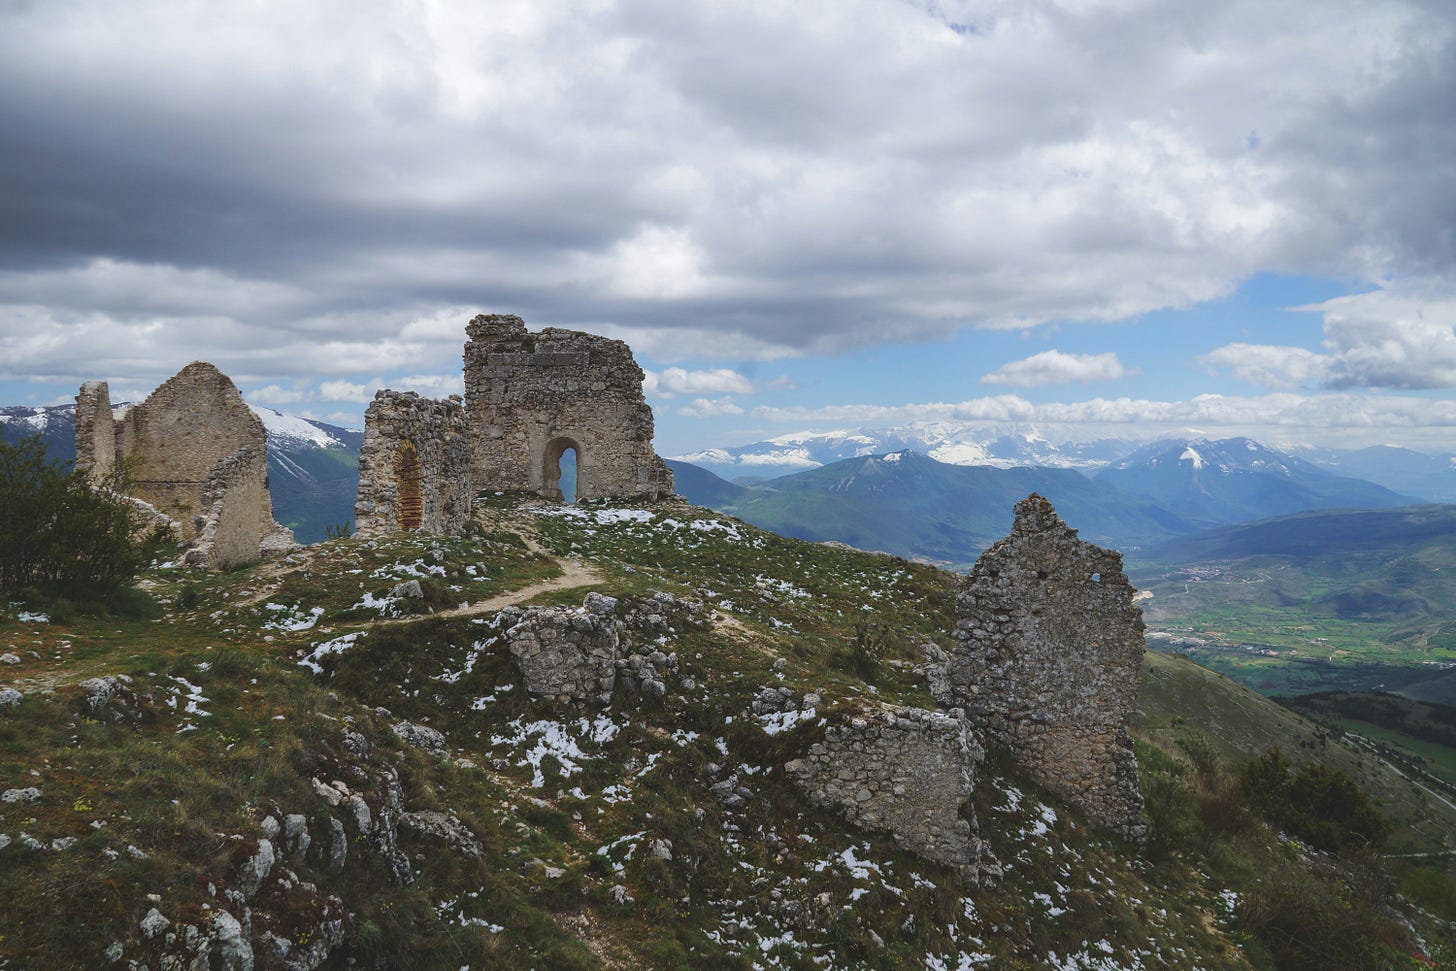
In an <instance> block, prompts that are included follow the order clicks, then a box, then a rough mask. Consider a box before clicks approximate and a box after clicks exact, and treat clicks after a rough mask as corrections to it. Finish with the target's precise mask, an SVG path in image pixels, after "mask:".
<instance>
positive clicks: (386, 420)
mask: <svg viewBox="0 0 1456 971" xmlns="http://www.w3.org/2000/svg"><path fill="white" fill-rule="evenodd" d="M473 495H474V489H473V487H472V485H471V480H470V441H469V439H468V438H467V435H466V424H465V406H464V404H463V403H462V402H461V400H460V398H459V397H458V396H453V395H452V396H451V397H450V398H449V399H448V400H445V401H432V400H430V399H429V398H421V397H420V396H419V395H417V394H415V393H414V392H412V391H408V392H399V391H379V392H377V393H376V394H375V395H374V401H373V402H371V403H370V405H369V410H368V411H366V412H365V413H364V441H363V443H362V444H361V445H360V446H359V494H358V499H357V501H356V502H355V505H354V532H355V533H356V534H357V535H359V536H378V535H382V534H384V533H390V532H395V531H397V530H403V531H411V530H419V531H421V532H425V533H434V534H440V535H452V534H457V533H460V532H462V531H463V530H464V529H465V527H466V525H467V524H468V523H469V522H470V500H471V497H472V496H473Z"/></svg>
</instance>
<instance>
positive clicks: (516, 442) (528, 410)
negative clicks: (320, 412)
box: [354, 314, 672, 536]
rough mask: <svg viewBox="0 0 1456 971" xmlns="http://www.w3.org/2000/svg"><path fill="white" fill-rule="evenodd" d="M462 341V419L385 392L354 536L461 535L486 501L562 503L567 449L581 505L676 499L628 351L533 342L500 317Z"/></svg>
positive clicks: (453, 405)
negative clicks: (505, 496)
mask: <svg viewBox="0 0 1456 971" xmlns="http://www.w3.org/2000/svg"><path fill="white" fill-rule="evenodd" d="M466 334H467V337H468V338H469V340H468V341H467V343H466V345H465V399H464V404H463V408H462V406H461V403H460V400H459V399H458V398H452V399H451V400H450V401H448V402H440V401H430V400H428V399H422V398H419V397H417V396H414V395H403V394H400V393H398V392H393V391H381V392H379V394H378V395H376V396H375V399H374V403H373V404H372V405H371V406H370V408H369V411H368V412H367V413H366V414H365V416H364V446H363V449H362V450H361V453H360V460H359V498H358V503H357V505H356V507H355V512H354V520H355V527H354V528H355V532H356V533H358V534H360V535H365V536H367V535H379V534H381V533H388V532H396V531H413V530H419V531H422V532H426V533H436V534H445V535H448V534H452V533H458V532H460V531H461V530H462V529H463V528H464V526H465V524H466V523H467V522H468V521H469V502H470V498H471V496H473V495H474V494H475V493H478V492H482V491H492V492H496V491H502V492H505V491H519V492H534V493H536V494H537V495H540V496H542V497H545V498H548V499H556V500H560V499H561V498H562V489H561V474H562V473H561V459H562V456H563V455H565V453H566V452H567V451H568V450H571V451H572V452H573V453H574V455H575V457H576V498H578V499H606V498H637V499H658V498H661V497H665V496H668V495H671V494H672V472H671V470H670V469H668V467H667V464H666V463H665V462H663V461H662V459H661V458H660V457H658V455H657V453H656V452H654V451H653V449H652V434H653V419H652V409H651V407H649V406H648V404H647V401H646V399H645V398H644V397H643V395H642V380H643V373H642V369H641V368H639V367H638V366H637V362H636V361H635V360H634V359H633V357H632V349H631V348H630V347H628V346H627V345H626V344H625V343H623V342H622V341H618V340H611V339H610V338H606V337H599V336H597V335H595V334H586V333H582V332H580V331H574V330H560V329H558V328H555V327H548V328H546V329H545V330H542V331H540V332H538V333H532V332H530V331H528V330H527V329H526V325H525V322H524V321H522V320H521V318H520V317H515V316H510V315H504V314H490V315H485V314H482V315H480V316H477V317H476V318H475V319H473V320H471V321H470V323H469V325H468V326H467V328H466ZM462 442H463V443H465V445H464V446H463V447H464V452H462ZM462 456H463V458H462Z"/></svg>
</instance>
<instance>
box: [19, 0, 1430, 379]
mask: <svg viewBox="0 0 1456 971" xmlns="http://www.w3.org/2000/svg"><path fill="white" fill-rule="evenodd" d="M0 19H3V24H0V371H4V372H6V373H8V374H27V375H37V374H55V375H63V376H74V375H95V374H111V373H120V372H121V370H122V369H123V368H134V367H137V366H138V362H145V363H144V364H143V365H142V366H143V367H145V368H149V369H150V371H153V372H160V373H161V374H165V373H167V372H166V371H165V367H166V366H170V361H171V359H172V358H173V357H175V356H176V354H177V353H179V352H178V351H177V350H176V349H175V348H176V347H177V346H180V345H181V344H182V343H186V345H187V346H188V347H189V350H188V351H187V352H186V354H187V356H188V357H194V356H209V355H213V354H214V353H215V350H214V349H221V350H226V351H228V352H229V357H230V359H231V360H235V361H240V362H242V365H243V366H244V367H246V368H247V369H249V371H250V372H251V373H252V375H254V376H255V377H256V379H257V381H258V382H259V383H260V384H262V383H267V382H278V381H282V380H283V379H284V378H286V377H288V376H291V375H301V374H307V373H327V374H329V375H330V376H333V377H338V378H345V377H347V378H350V379H358V378H362V377H364V376H368V375H373V374H378V373H380V371H381V369H383V368H386V367H388V366H389V364H390V363H392V365H393V366H394V367H396V368H409V369H414V370H417V371H419V372H420V373H425V372H427V371H429V370H430V369H432V368H435V367H447V368H448V367H452V366H453V364H454V361H455V360H456V357H457V356H458V343H459V322H458V321H457V322H456V323H455V324H454V326H453V328H452V327H450V326H444V325H437V324H431V323H430V322H438V321H441V320H445V319H448V315H449V314H452V313H459V314H461V315H462V316H461V317H460V318H459V320H463V315H465V314H468V313H469V312H470V311H472V310H475V309H479V308H493V309H503V310H512V311H516V312H520V313H523V314H524V315H526V316H528V318H530V319H532V320H533V321H534V322H538V323H560V324H565V325H568V326H591V327H594V328H598V329H602V330H607V331H611V332H614V333H620V334H622V335H630V336H631V337H632V339H633V340H634V341H636V342H638V343H640V344H641V345H642V346H643V347H644V349H646V350H648V351H649V352H650V353H652V354H654V355H655V356H658V357H660V358H662V359H664V360H671V359H673V358H674V357H679V358H691V357H703V356H706V355H708V354H710V353H718V354H720V355H722V356H724V357H727V358H731V359H738V360H741V359H745V358H751V357H766V356H772V355H774V354H781V353H802V352H813V351H826V350H835V349H842V348H845V347H849V346H854V345H856V344H864V343H871V342H875V341H880V340H885V339H900V340H916V339H929V338H935V337H940V336H943V335H945V334H946V333H948V332H950V331H952V330H954V329H956V328H959V327H963V326H967V325H975V326H988V327H1026V326H1034V325H1037V324H1040V323H1043V322H1047V321H1058V320H1083V319H1120V318H1123V317H1126V316H1129V315H1134V314H1140V313H1144V312H1147V311H1150V310H1155V309H1159V308H1164V307H1179V306H1187V305H1190V304H1192V303H1196V302H1199V301H1202V300H1206V299H1210V298H1212V297H1216V296H1219V295H1222V294H1226V293H1228V292H1229V291H1230V290H1231V289H1232V288H1233V287H1234V286H1236V285H1237V283H1238V282H1239V281H1240V280H1242V279H1244V278H1246V277H1247V276H1249V275H1250V274H1253V273H1256V272H1261V271H1278V272H1289V273H1322V274H1328V275H1332V276H1336V277H1339V278H1349V279H1352V280H1363V281H1369V282H1371V283H1378V284H1380V285H1382V286H1386V287H1388V288H1391V289H1392V290H1394V291H1399V290H1400V288H1401V287H1403V286H1405V285H1406V283H1407V281H1411V280H1415V281H1418V282H1419V284H1420V292H1421V293H1423V294H1424V293H1433V294H1436V295H1437V297H1439V296H1440V295H1442V294H1449V293H1450V292H1451V291H1452V290H1453V288H1456V281H1453V276H1456V270H1453V267H1456V237H1453V226H1456V182H1453V180H1452V179H1450V177H1449V173H1450V163H1449V160H1450V159H1451V158H1453V157H1456V50H1453V29H1456V28H1453V24H1456V12H1453V10H1452V9H1451V8H1450V7H1449V6H1446V5H1444V4H1439V3H1427V4H1422V3H1417V2H1414V0H1410V2H1400V0H1397V2H1392V3H1387V4H1382V5H1379V6H1375V5H1370V4H1367V3H1363V2H1357V0H1309V2H1290V3H1284V4H1278V5H1270V4H1267V3H1264V2H1253V0H1248V2H1234V3H1225V4H1208V3H1204V2H1201V0H1176V2H1175V0H1167V2H1158V0H1106V2H1097V0H1076V2H1073V0H1062V2H1055V0H1018V2H1012V0H997V2H991V0H986V2H976V0H967V2H962V3H955V2H933V3H928V4H909V3H900V2H896V0H852V2H842V0H835V2H829V0H815V2H808V3H802V4H793V5H784V4H777V3H752V2H750V3H743V4H714V3H694V2H682V0H673V2H667V0H641V2H634V3H629V4H622V5H617V4H613V3H611V2H602V3H598V4H591V5H581V4H556V3H551V2H534V0H533V2H530V3H525V2H501V3H493V4H490V5H469V4H463V3H462V4H451V3H430V4H427V3H423V2H419V3H414V2H406V3H384V2H368V0H365V2H358V3H348V4H345V3H320V4H310V5H308V7H307V8H299V7H298V6H297V5H288V4H281V3H276V4H274V3H260V4H250V5H247V6H246V8H243V7H230V6H216V5H210V6H206V7H199V6H196V5H190V4H181V3H170V2H165V0H128V2H126V3H121V2H117V0H78V2H76V3H72V4H66V5H51V4H37V5H27V4H7V5H3V6H0ZM952 26H954V27H955V28H956V29H952ZM420 322H425V323H426V324H428V326H416V327H415V333H416V334H417V336H415V337H413V338H412V337H410V336H408V335H409V333H410V327H411V326H414V325H418V324H420ZM386 342H387V343H386ZM164 361H166V362H168V363H167V364H166V365H165V366H164V364H163V363H162V362H164ZM1362 373H1372V374H1373V373H1375V369H1374V365H1373V364H1372V365H1371V369H1370V370H1368V371H1367V372H1362ZM139 376H140V375H139ZM145 376H146V377H154V376H156V374H152V373H148V374H146V375H145ZM280 386H281V385H280Z"/></svg>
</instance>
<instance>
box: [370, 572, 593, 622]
mask: <svg viewBox="0 0 1456 971" xmlns="http://www.w3.org/2000/svg"><path fill="white" fill-rule="evenodd" d="M556 565H557V566H559V567H560V568H561V576H559V577H553V578H552V579H550V580H542V581H541V582H540V583H533V584H531V585H530V586H526V587H521V588H520V589H519V590H510V591H507V592H506V593H501V594H496V595H495V596H494V597H490V598H488V599H486V600H481V601H478V602H476V603H473V604H466V605H465V606H463V607H452V608H451V609H449V610H437V611H435V612H434V613H433V614H418V615H415V616H411V617H394V618H389V619H387V620H380V621H377V623H380V624H407V623H410V622H411V621H417V620H423V619H425V618H427V617H429V618H433V617H471V616H474V615H475V614H491V613H495V612H496V611H499V610H502V609H504V608H506V607H509V606H511V605H512V604H518V603H522V602H524V601H527V600H530V599H531V598H532V597H538V596H540V595H541V594H543V593H551V592H552V591H554V590H570V589H571V588H573V587H590V586H592V585H594V584H598V583H601V582H602V576H601V574H600V573H598V572H597V571H596V570H595V569H593V568H592V567H590V566H588V565H587V564H585V563H583V562H581V561H580V560H557V561H556Z"/></svg>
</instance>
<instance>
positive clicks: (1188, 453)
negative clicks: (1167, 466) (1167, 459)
mask: <svg viewBox="0 0 1456 971" xmlns="http://www.w3.org/2000/svg"><path fill="white" fill-rule="evenodd" d="M1178 461H1179V462H1192V463H1193V468H1194V469H1201V468H1203V456H1202V455H1199V454H1198V453H1197V452H1196V451H1194V449H1193V446H1192V445H1189V446H1188V447H1187V448H1185V449H1184V450H1183V454H1182V455H1180V456H1178Z"/></svg>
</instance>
